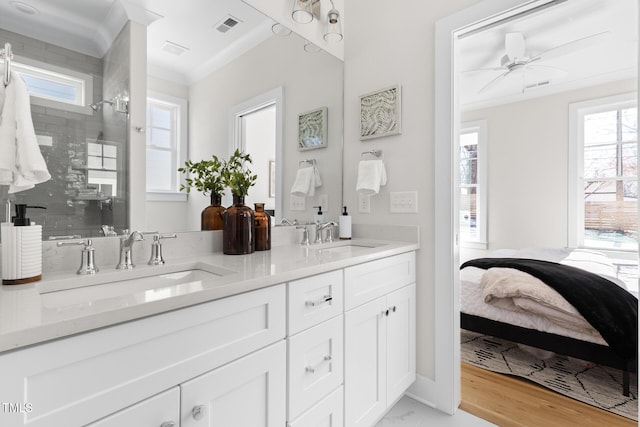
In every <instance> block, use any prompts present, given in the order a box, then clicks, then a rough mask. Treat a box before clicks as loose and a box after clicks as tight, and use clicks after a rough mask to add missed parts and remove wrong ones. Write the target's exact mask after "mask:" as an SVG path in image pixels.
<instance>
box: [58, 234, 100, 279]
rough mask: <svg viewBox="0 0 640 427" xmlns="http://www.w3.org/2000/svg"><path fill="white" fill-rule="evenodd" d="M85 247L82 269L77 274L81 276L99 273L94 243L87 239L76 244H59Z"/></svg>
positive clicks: (61, 243)
mask: <svg viewBox="0 0 640 427" xmlns="http://www.w3.org/2000/svg"><path fill="white" fill-rule="evenodd" d="M79 245H84V248H83V249H82V254H81V256H82V259H81V263H80V268H79V269H78V271H76V274H80V275H94V274H96V273H97V272H98V267H97V266H96V263H95V248H94V247H93V241H92V240H91V239H87V240H86V242H85V241H84V240H81V241H76V242H58V246H79Z"/></svg>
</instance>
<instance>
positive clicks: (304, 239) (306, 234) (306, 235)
mask: <svg viewBox="0 0 640 427" xmlns="http://www.w3.org/2000/svg"><path fill="white" fill-rule="evenodd" d="M296 229H297V230H302V241H301V242H300V244H301V245H305V246H306V245H309V244H311V243H310V242H309V229H308V228H307V226H306V225H298V226H296Z"/></svg>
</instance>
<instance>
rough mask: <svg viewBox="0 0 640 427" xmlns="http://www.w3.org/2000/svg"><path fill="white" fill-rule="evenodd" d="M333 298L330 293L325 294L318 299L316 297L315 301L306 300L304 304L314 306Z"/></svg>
mask: <svg viewBox="0 0 640 427" xmlns="http://www.w3.org/2000/svg"><path fill="white" fill-rule="evenodd" d="M332 299H333V297H332V296H331V295H325V296H323V297H322V298H320V299H317V300H315V301H306V302H305V303H304V305H306V306H307V307H315V306H317V305H322V304H326V303H328V302H329V301H331V300H332Z"/></svg>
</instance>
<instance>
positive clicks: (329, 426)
mask: <svg viewBox="0 0 640 427" xmlns="http://www.w3.org/2000/svg"><path fill="white" fill-rule="evenodd" d="M343 414H344V401H343V399H342V387H340V388H339V389H337V390H336V391H334V392H333V393H331V394H330V395H329V396H327V397H325V398H324V399H322V400H321V401H320V402H318V403H316V404H315V405H313V406H312V407H311V408H309V410H307V411H306V412H305V413H304V414H302V415H300V416H299V417H298V418H296V419H295V420H293V421H291V422H290V423H289V424H288V427H343V426H344V415H343Z"/></svg>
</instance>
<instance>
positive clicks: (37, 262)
mask: <svg viewBox="0 0 640 427" xmlns="http://www.w3.org/2000/svg"><path fill="white" fill-rule="evenodd" d="M27 208H36V209H46V208H44V207H42V206H27V205H25V204H16V205H15V210H16V214H15V216H13V217H11V222H3V223H2V225H1V231H0V232H1V239H2V249H3V250H2V284H3V285H20V284H23V283H31V282H37V281H38V280H41V279H42V226H41V225H36V224H35V223H34V224H32V223H31V220H30V219H29V218H27Z"/></svg>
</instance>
